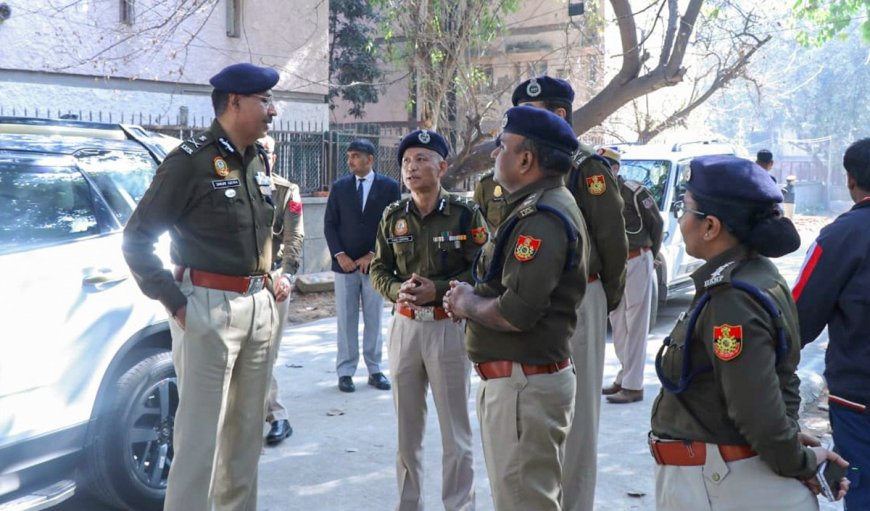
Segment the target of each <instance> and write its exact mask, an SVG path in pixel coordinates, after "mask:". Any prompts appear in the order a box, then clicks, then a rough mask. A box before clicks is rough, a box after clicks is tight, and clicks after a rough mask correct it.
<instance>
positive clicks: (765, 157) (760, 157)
mask: <svg viewBox="0 0 870 511" xmlns="http://www.w3.org/2000/svg"><path fill="white" fill-rule="evenodd" d="M755 161H756V163H763V164H765V165H766V164H768V163H771V162H773V153H772V152H770V149H762V150H760V151H758V154H756V155H755Z"/></svg>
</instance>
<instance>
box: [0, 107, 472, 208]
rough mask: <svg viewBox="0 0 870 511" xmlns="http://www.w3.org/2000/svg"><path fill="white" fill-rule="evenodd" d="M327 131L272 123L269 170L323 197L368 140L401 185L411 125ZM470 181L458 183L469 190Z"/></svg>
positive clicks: (141, 120)
mask: <svg viewBox="0 0 870 511" xmlns="http://www.w3.org/2000/svg"><path fill="white" fill-rule="evenodd" d="M3 115H11V116H13V117H15V116H24V117H40V118H47V119H68V120H80V121H89V122H106V123H120V124H138V125H140V126H142V127H143V128H145V129H148V130H151V131H154V132H157V133H162V134H164V135H170V136H173V137H176V138H179V139H182V140H184V139H187V138H190V137H192V136H193V135H194V134H195V133H198V132H200V131H203V130H204V129H206V128H207V127H208V126H209V124H211V119H205V118H202V119H200V118H197V119H186V118H185V119H181V117H179V116H173V117H174V118H172V119H170V116H153V115H148V114H142V113H130V114H124V113H121V114H118V113H112V112H102V111H90V110H78V111H72V110H67V111H65V112H64V111H61V110H57V111H55V110H48V109H44V108H43V109H39V108H34V109H16V108H5V109H4V108H3V107H2V106H0V116H3ZM330 128H331V129H327V127H326V126H324V125H323V124H319V123H309V122H305V123H299V122H284V121H280V120H276V121H275V122H274V123H273V124H272V129H271V130H270V131H269V134H270V135H271V136H272V137H273V138H274V139H275V154H276V155H277V157H278V162H277V164H276V165H275V169H274V171H275V172H276V173H278V174H279V175H281V176H283V177H285V178H287V179H289V180H290V181H292V182H294V183H296V184H298V185H299V188H300V190H301V192H302V194H303V195H314V194H323V193H324V192H327V191H328V190H329V187H330V186H331V184H332V182H333V181H335V180H336V179H337V178H339V177H342V176H345V175H347V174H348V173H349V172H350V169H349V168H348V166H347V146H348V144H350V142H351V141H352V140H354V139H357V138H365V139H367V140H369V141H371V142H372V143H373V144H374V146H375V148H376V149H377V155H376V158H375V164H374V168H375V171H377V172H378V173H380V174H383V175H387V176H390V177H392V178H394V179H396V180H397V181H399V182H400V183H401V181H402V180H401V168H400V165H399V163H398V160H397V158H396V150H397V149H398V146H399V141H400V140H401V138H402V136H403V135H404V134H406V133H408V132H410V131H412V130H413V129H416V125H415V124H414V123H410V122H397V123H385V124H380V123H353V124H334V125H332V126H331V127H330ZM469 186H473V180H466V181H463V182H462V183H461V184H459V188H464V189H469V188H468V187H469Z"/></svg>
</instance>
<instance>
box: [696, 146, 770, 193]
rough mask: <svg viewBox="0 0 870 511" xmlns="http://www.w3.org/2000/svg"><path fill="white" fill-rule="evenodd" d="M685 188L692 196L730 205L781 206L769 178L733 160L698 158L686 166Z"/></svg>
mask: <svg viewBox="0 0 870 511" xmlns="http://www.w3.org/2000/svg"><path fill="white" fill-rule="evenodd" d="M690 169H691V172H690V175H689V180H688V182H687V183H686V188H688V189H689V191H690V192H692V194H693V195H699V196H701V197H707V198H712V199H720V200H727V201H732V202H782V192H781V191H780V189H779V186H777V184H776V183H775V182H774V181H773V180H772V179H770V174H768V173H767V171H766V170H764V169H763V168H761V167H759V166H758V165H757V164H756V163H754V162H751V161H749V160H746V159H743V158H738V157H737V156H730V155H720V156H698V157H697V158H695V159H693V160H692V163H691V164H690Z"/></svg>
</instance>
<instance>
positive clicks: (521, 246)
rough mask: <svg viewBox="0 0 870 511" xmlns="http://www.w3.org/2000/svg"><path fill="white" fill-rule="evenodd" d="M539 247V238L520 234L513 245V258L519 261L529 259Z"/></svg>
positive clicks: (533, 256)
mask: <svg viewBox="0 0 870 511" xmlns="http://www.w3.org/2000/svg"><path fill="white" fill-rule="evenodd" d="M540 248H541V240H539V239H537V238H533V237H531V236H526V235H525V234H520V236H519V238H517V244H516V246H515V247H514V258H516V260H517V261H519V262H521V263H525V262H528V261H531V260H532V259H534V258H535V255H537V253H538V250H539V249H540Z"/></svg>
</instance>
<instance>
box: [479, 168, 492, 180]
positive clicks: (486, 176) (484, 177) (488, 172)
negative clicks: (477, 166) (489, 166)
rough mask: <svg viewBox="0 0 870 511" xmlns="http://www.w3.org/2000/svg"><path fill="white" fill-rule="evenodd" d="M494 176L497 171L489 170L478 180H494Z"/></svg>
mask: <svg viewBox="0 0 870 511" xmlns="http://www.w3.org/2000/svg"><path fill="white" fill-rule="evenodd" d="M494 175H495V170H487V171H486V172H484V173H483V174H481V175H480V177H478V178H477V180H478V181H483V180H484V179H492V177H493V176H494Z"/></svg>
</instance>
